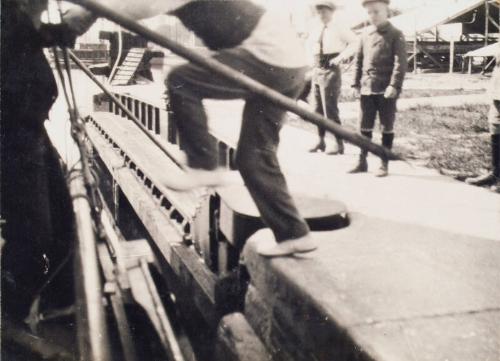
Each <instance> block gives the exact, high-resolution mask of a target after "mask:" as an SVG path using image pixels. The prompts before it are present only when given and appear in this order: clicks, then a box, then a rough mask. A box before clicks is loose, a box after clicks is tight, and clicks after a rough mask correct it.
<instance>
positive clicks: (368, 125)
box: [349, 95, 377, 174]
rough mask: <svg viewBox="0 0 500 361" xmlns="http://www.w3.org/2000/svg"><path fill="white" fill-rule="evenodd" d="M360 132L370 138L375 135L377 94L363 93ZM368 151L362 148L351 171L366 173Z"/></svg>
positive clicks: (353, 172)
mask: <svg viewBox="0 0 500 361" xmlns="http://www.w3.org/2000/svg"><path fill="white" fill-rule="evenodd" d="M359 103H360V121H359V123H360V126H359V127H360V132H361V135H363V136H365V137H366V138H368V139H372V137H373V127H374V126H375V118H376V117H377V106H376V99H375V95H362V96H361V98H360V101H359ZM367 157H368V151H366V150H365V149H362V150H361V153H360V155H359V160H358V164H357V165H356V166H355V167H354V168H353V169H352V170H351V171H349V173H352V174H355V173H365V172H367V171H368V161H367Z"/></svg>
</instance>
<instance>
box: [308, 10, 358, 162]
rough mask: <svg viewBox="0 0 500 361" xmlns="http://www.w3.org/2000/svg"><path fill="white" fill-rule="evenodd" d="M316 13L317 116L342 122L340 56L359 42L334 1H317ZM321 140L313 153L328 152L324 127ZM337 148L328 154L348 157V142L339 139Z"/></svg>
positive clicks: (319, 130)
mask: <svg viewBox="0 0 500 361" xmlns="http://www.w3.org/2000/svg"><path fill="white" fill-rule="evenodd" d="M316 11H317V15H318V17H319V20H320V21H319V24H318V26H317V27H316V28H315V29H314V30H313V32H312V33H311V35H310V37H309V40H310V41H311V42H312V48H313V55H314V67H315V69H314V72H313V87H314V105H315V110H316V112H317V113H320V114H322V115H324V116H326V117H327V118H329V119H331V120H333V121H335V122H336V123H338V124H341V122H340V116H339V107H338V100H339V96H340V91H341V85H342V71H341V69H340V66H339V64H340V57H339V55H340V53H342V52H343V51H344V50H345V49H346V48H347V47H348V46H349V45H350V44H354V43H355V41H356V35H354V33H353V32H352V31H351V30H350V29H349V28H348V27H346V26H344V25H343V22H342V21H340V19H338V18H337V17H334V14H335V11H336V6H335V4H334V3H333V2H332V1H317V2H316ZM318 135H319V141H318V144H317V145H316V146H315V147H314V148H312V149H311V150H310V151H311V152H324V151H325V150H326V142H325V135H326V131H325V129H324V128H321V127H318ZM336 140H337V148H336V149H335V150H333V151H331V152H330V153H328V154H332V155H335V154H344V142H343V141H342V139H340V138H338V137H337V138H336Z"/></svg>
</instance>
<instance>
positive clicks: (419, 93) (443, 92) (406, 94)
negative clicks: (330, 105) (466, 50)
mask: <svg viewBox="0 0 500 361" xmlns="http://www.w3.org/2000/svg"><path fill="white" fill-rule="evenodd" d="M481 93H484V89H479V90H477V89H471V90H464V89H403V92H402V93H401V96H400V98H429V97H439V96H450V95H471V94H481ZM339 99H340V100H339V101H340V102H354V101H356V98H355V97H354V96H353V95H352V94H349V92H347V91H343V92H342V94H341V95H340V98H339Z"/></svg>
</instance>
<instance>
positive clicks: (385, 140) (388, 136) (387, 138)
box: [375, 133, 394, 177]
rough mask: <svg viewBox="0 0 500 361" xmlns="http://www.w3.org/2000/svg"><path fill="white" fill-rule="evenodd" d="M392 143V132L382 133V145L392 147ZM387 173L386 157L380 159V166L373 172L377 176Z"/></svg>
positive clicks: (385, 175)
mask: <svg viewBox="0 0 500 361" xmlns="http://www.w3.org/2000/svg"><path fill="white" fill-rule="evenodd" d="M393 143H394V133H382V145H383V146H384V147H385V148H387V149H389V150H390V149H392V145H393ZM388 174H389V161H388V160H387V159H382V163H381V164H380V168H379V170H378V172H377V174H375V175H376V176H377V177H387V175H388Z"/></svg>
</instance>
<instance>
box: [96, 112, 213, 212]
mask: <svg viewBox="0 0 500 361" xmlns="http://www.w3.org/2000/svg"><path fill="white" fill-rule="evenodd" d="M92 117H93V119H95V121H96V122H97V123H98V124H99V126H100V127H102V129H104V130H105V131H106V132H107V133H108V134H110V135H111V137H112V139H113V141H115V142H116V143H117V144H118V145H119V146H120V148H121V149H124V150H126V152H127V155H128V156H129V157H130V158H131V160H132V161H133V162H134V163H135V164H136V165H137V166H138V167H140V168H141V170H142V171H143V172H144V173H145V176H146V177H147V178H149V179H150V180H151V182H152V183H153V184H155V185H156V186H158V187H160V186H161V185H162V184H168V183H169V182H171V181H170V180H168V179H166V178H168V177H176V176H177V177H181V176H182V170H181V169H180V168H178V167H177V166H176V165H175V164H174V163H172V162H171V161H170V160H169V159H168V158H167V156H165V155H164V154H163V153H162V152H161V151H160V149H159V148H158V147H157V146H155V145H154V144H153V143H152V142H151V141H150V140H149V139H148V138H147V136H146V135H144V134H143V133H142V131H141V130H140V129H139V128H138V127H137V126H136V125H135V124H134V123H132V122H131V121H129V120H126V119H124V118H121V117H117V116H115V115H113V114H109V113H94V114H93V115H92ZM165 146H167V145H166V144H165ZM168 147H169V148H171V150H172V153H173V154H176V153H177V154H178V153H179V150H178V149H176V148H175V146H172V145H168ZM162 191H163V192H165V194H166V195H167V196H168V199H169V201H170V202H172V204H174V206H175V207H176V208H177V209H178V210H179V211H180V212H182V214H183V215H184V217H187V218H188V219H192V217H194V216H195V214H196V210H197V207H198V205H199V202H200V201H201V200H200V199H201V198H202V197H204V196H205V195H206V194H207V191H206V190H204V189H197V190H193V191H191V192H176V191H173V190H170V189H163V190H162Z"/></svg>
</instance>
